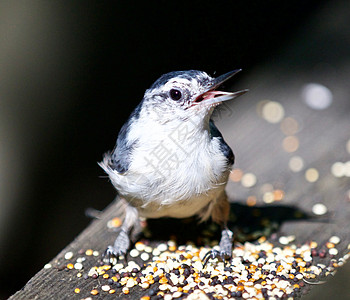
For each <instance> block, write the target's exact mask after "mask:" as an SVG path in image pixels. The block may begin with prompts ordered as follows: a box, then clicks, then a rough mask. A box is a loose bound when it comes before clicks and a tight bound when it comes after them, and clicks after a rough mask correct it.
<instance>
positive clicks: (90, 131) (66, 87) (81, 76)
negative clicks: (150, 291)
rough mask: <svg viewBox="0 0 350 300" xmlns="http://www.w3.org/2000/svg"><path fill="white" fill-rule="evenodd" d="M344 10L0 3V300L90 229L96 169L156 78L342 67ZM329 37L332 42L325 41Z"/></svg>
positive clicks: (247, 4)
mask: <svg viewBox="0 0 350 300" xmlns="http://www.w3.org/2000/svg"><path fill="white" fill-rule="evenodd" d="M348 7H349V5H348V4H347V2H346V1H319V0H318V1H275V0H274V1H230V3H229V4H228V3H227V2H218V1H215V2H214V1H191V2H190V1H187V2H184V3H180V2H171V1H154V2H153V1H151V2H150V1H128V2H126V3H122V2H121V1H119V2H117V1H103V2H102V3H100V1H96V2H92V1H84V2H82V3H79V4H78V2H75V3H73V2H71V1H55V2H54V1H50V2H49V1H35V2H26V3H24V2H18V3H17V1H2V2H1V4H0V141H1V149H0V205H1V212H0V249H1V250H0V251H1V252H0V266H1V268H0V272H1V277H0V282H1V289H0V297H1V298H4V297H7V296H9V295H10V294H12V293H14V292H15V291H16V290H18V289H20V288H21V287H22V286H23V285H24V284H25V283H26V282H27V281H28V280H29V279H30V278H31V277H32V276H33V275H34V274H35V273H36V272H37V271H38V270H40V269H41V268H42V267H43V265H44V264H45V263H46V262H48V261H49V260H50V259H52V258H53V257H54V256H55V255H56V254H57V253H58V252H59V251H60V250H61V249H62V248H64V247H65V246H66V245H67V244H68V243H69V242H71V241H72V240H73V239H74V237H75V236H77V235H78V234H79V233H80V232H81V231H82V230H83V229H84V228H85V227H86V226H87V224H88V223H89V221H90V220H89V219H88V218H86V217H85V215H84V211H85V209H86V208H88V207H93V208H96V209H103V208H104V207H106V206H107V205H108V204H109V203H110V202H111V201H112V200H113V198H114V195H115V192H114V191H113V188H112V185H111V184H110V183H109V182H108V180H107V179H105V178H104V174H103V172H102V170H101V169H100V168H99V167H98V165H97V162H98V161H100V160H101V158H102V154H103V153H104V152H106V151H107V150H110V149H112V148H113V146H114V143H115V140H116V137H117V134H118V131H119V129H120V127H121V126H122V124H123V123H124V122H125V120H126V118H127V117H128V115H129V114H130V112H131V111H132V109H133V108H134V107H135V106H136V105H137V103H138V102H139V101H140V100H141V99H142V96H143V93H144V91H145V89H146V88H148V87H149V86H150V85H151V84H152V82H153V81H154V80H156V79H157V78H158V77H159V76H160V75H161V74H163V73H165V72H169V71H174V70H186V69H199V70H203V71H206V72H208V73H209V74H213V73H214V72H216V74H221V73H224V72H227V71H230V70H233V69H235V68H242V69H243V70H244V71H243V72H242V73H241V74H240V75H239V76H237V77H236V79H235V80H236V81H235V84H236V85H237V86H239V82H240V81H241V80H247V78H249V76H252V75H253V74H254V70H255V69H256V68H258V67H259V66H262V65H263V66H264V68H265V72H266V73H269V66H270V65H274V64H275V63H276V58H280V57H281V56H283V57H284V60H283V61H282V62H281V63H283V64H285V66H287V67H286V69H289V70H290V71H291V72H292V71H293V69H295V68H301V67H302V68H305V69H309V68H311V67H313V66H314V65H316V64H318V63H322V64H328V65H331V64H332V63H333V62H334V61H337V62H339V61H340V62H341V61H342V60H344V61H345V60H346V59H347V55H348V53H349V52H348V50H349V49H350V47H349V32H350V31H349V27H344V22H343V21H344V14H345V12H346V9H347V8H348ZM349 14H350V13H349ZM348 19H349V18H348ZM315 22H316V23H317V22H318V24H320V26H319V27H315V26H314V24H315ZM310 28H313V29H311V30H310ZM315 28H316V29H315ZM325 28H328V29H329V28H331V29H332V30H331V32H332V33H333V34H332V35H328V36H327V38H324V35H323V33H324V30H325ZM304 32H308V34H307V35H304V34H303V33H304ZM344 44H345V45H346V47H343V46H344ZM339 45H343V46H341V47H340V46H339ZM286 53H287V55H286ZM315 53H317V55H315ZM279 61H281V60H279ZM244 88H246V86H244ZM248 88H250V89H254V87H253V86H249V87H248ZM267 88H268V87H267ZM271 93H273V91H271Z"/></svg>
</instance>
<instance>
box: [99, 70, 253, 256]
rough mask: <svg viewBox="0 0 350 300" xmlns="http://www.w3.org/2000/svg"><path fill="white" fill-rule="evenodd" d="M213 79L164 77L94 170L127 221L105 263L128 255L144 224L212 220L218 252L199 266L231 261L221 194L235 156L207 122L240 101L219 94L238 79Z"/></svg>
mask: <svg viewBox="0 0 350 300" xmlns="http://www.w3.org/2000/svg"><path fill="white" fill-rule="evenodd" d="M240 71H241V69H237V70H233V71H230V72H228V73H225V74H223V75H221V76H218V77H216V78H214V77H211V76H210V75H208V74H207V73H206V72H203V71H198V70H187V71H173V72H169V73H166V74H164V75H162V76H161V77H160V78H159V79H157V80H156V81H155V82H154V83H153V84H152V85H151V87H150V88H149V89H147V90H146V91H145V93H144V97H143V99H142V101H141V102H140V103H139V105H138V106H137V107H136V108H135V110H134V111H133V112H132V113H131V115H130V117H129V118H128V120H127V121H126V123H125V124H124V125H123V126H122V128H121V130H120V132H119V134H118V137H117V141H116V144H115V147H114V149H113V150H112V151H110V152H107V153H105V154H104V156H103V160H102V161H101V162H100V163H99V165H100V166H101V167H102V169H103V170H104V171H105V172H106V173H107V175H108V177H109V179H110V181H111V182H112V184H113V186H114V187H115V189H116V190H117V193H118V195H119V197H118V198H119V200H118V201H119V202H120V204H121V207H122V209H123V212H124V214H125V217H124V220H123V224H122V225H121V228H120V231H119V234H118V236H117V237H116V239H115V242H114V244H113V245H110V246H108V247H107V249H106V251H105V253H104V257H105V259H107V261H110V259H111V257H115V258H118V257H120V256H123V255H125V254H126V253H127V251H128V249H129V247H130V243H131V239H132V236H137V234H139V233H140V232H141V225H140V220H141V219H142V218H146V219H147V218H162V217H171V218H187V217H191V216H197V217H198V219H199V222H202V221H206V220H208V219H209V218H211V219H212V221H214V222H215V223H218V224H220V226H221V239H220V242H219V249H220V250H214V249H213V250H210V251H209V252H208V253H207V255H206V256H205V257H204V258H203V259H204V260H205V263H206V262H207V261H208V259H210V258H216V257H221V258H223V259H227V258H230V257H231V256H232V244H233V233H232V231H231V230H230V229H229V228H228V227H227V221H228V217H229V210H230V205H229V201H228V197H227V194H226V191H225V187H226V184H227V181H228V177H229V174H230V172H231V170H232V166H233V164H234V160H235V156H234V154H233V151H232V149H231V148H230V147H229V145H228V144H227V143H226V142H225V140H224V138H223V136H222V134H221V132H220V131H219V129H218V128H217V127H216V125H215V124H214V121H213V120H212V114H213V112H214V109H215V108H216V107H217V106H218V105H220V104H222V103H223V102H224V101H228V100H231V99H234V98H236V97H238V96H241V95H243V94H244V93H246V92H247V91H248V90H247V89H245V90H240V91H237V92H225V91H220V90H218V88H219V87H220V86H221V85H222V84H223V83H224V82H226V81H227V80H228V79H230V78H231V77H232V76H234V75H235V74H237V73H238V72H240Z"/></svg>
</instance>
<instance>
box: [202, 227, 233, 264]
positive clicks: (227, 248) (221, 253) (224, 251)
mask: <svg viewBox="0 0 350 300" xmlns="http://www.w3.org/2000/svg"><path fill="white" fill-rule="evenodd" d="M232 243H233V232H232V231H231V230H230V229H228V228H227V226H224V227H223V229H222V231H221V239H220V243H219V247H220V250H216V249H211V250H209V251H208V252H207V253H206V254H205V256H204V257H203V267H205V265H206V264H207V263H208V261H209V259H215V258H221V259H222V260H223V261H225V260H228V259H230V258H231V257H232Z"/></svg>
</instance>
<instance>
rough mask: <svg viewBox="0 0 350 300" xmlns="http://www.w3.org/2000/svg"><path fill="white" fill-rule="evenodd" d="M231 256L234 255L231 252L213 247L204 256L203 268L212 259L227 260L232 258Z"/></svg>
mask: <svg viewBox="0 0 350 300" xmlns="http://www.w3.org/2000/svg"><path fill="white" fill-rule="evenodd" d="M231 257H232V254H231V253H228V252H225V251H219V250H216V249H211V250H209V251H208V252H207V253H206V254H205V255H204V257H203V268H205V266H206V265H207V263H208V261H209V260H210V259H215V258H219V259H221V260H222V261H226V260H229V259H231Z"/></svg>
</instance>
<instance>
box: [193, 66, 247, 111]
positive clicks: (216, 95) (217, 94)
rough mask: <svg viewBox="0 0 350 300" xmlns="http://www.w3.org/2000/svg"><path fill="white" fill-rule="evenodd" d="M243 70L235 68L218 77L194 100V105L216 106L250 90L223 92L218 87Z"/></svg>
mask: <svg viewBox="0 0 350 300" xmlns="http://www.w3.org/2000/svg"><path fill="white" fill-rule="evenodd" d="M240 71H242V70H241V69H238V70H234V71H231V72H228V73H226V74H224V75H221V76H219V77H217V78H216V79H215V80H214V84H213V85H212V86H211V87H210V88H209V89H208V90H207V91H205V92H204V93H202V94H200V95H199V96H198V97H197V98H196V100H195V101H194V103H193V104H194V105H199V104H201V105H205V106H216V105H219V104H221V103H222V102H224V101H228V100H232V99H234V98H237V97H238V96H241V95H243V94H245V93H246V92H248V90H247V89H246V90H242V91H238V92H222V91H217V90H216V88H218V87H219V86H220V85H221V84H223V83H224V82H225V81H226V80H228V79H230V78H231V77H233V76H234V75H236V74H237V73H238V72H240Z"/></svg>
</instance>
